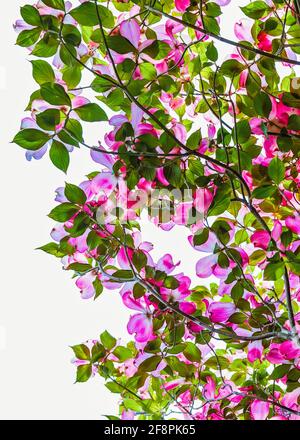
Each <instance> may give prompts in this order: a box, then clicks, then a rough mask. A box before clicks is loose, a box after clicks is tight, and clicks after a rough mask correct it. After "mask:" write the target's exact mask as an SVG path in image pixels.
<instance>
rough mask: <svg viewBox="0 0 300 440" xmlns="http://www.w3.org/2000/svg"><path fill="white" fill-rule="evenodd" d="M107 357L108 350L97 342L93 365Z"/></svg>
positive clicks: (94, 346)
mask: <svg viewBox="0 0 300 440" xmlns="http://www.w3.org/2000/svg"><path fill="white" fill-rule="evenodd" d="M105 355H106V350H105V348H104V347H103V345H102V344H100V343H99V342H97V343H96V344H95V345H93V348H92V363H95V362H98V361H99V360H100V359H102V358H103V357H104V356H105Z"/></svg>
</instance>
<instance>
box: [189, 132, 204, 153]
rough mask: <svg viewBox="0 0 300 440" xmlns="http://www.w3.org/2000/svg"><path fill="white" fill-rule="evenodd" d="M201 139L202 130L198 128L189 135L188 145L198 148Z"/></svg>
mask: <svg viewBox="0 0 300 440" xmlns="http://www.w3.org/2000/svg"><path fill="white" fill-rule="evenodd" d="M201 139H202V135H201V130H197V131H195V132H194V133H192V134H191V135H190V136H189V137H188V139H187V142H186V146H187V147H188V148H190V149H191V150H197V149H198V148H199V145H200V142H201Z"/></svg>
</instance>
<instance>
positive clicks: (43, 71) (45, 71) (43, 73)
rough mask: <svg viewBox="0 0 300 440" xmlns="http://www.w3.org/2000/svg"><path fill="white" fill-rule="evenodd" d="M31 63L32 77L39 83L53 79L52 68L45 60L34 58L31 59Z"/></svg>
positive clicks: (49, 81) (52, 80)
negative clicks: (33, 59)
mask: <svg viewBox="0 0 300 440" xmlns="http://www.w3.org/2000/svg"><path fill="white" fill-rule="evenodd" d="M31 64H32V69H33V71H32V75H33V78H34V79H35V81H36V82H37V83H38V84H39V85H42V84H45V83H51V82H54V81H55V75H54V72H53V69H52V67H51V66H50V64H49V63H47V61H44V60H35V61H31Z"/></svg>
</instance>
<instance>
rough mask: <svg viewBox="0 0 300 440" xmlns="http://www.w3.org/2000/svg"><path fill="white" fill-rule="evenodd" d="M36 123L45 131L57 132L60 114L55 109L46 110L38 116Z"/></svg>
mask: <svg viewBox="0 0 300 440" xmlns="http://www.w3.org/2000/svg"><path fill="white" fill-rule="evenodd" d="M36 122H37V124H38V126H39V127H41V128H42V129H43V130H47V131H55V128H56V126H57V125H58V124H59V122H60V112H59V110H57V109H55V108H50V109H48V110H45V111H44V112H42V113H39V114H38V115H37V116H36Z"/></svg>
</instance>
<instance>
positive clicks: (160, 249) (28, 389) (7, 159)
mask: <svg viewBox="0 0 300 440" xmlns="http://www.w3.org/2000/svg"><path fill="white" fill-rule="evenodd" d="M27 3H33V2H32V1H30V0H27ZM246 3H247V1H245V0H238V1H236V0H232V5H231V6H227V7H226V8H224V13H225V14H224V16H223V18H222V22H223V25H222V29H223V35H224V36H227V37H232V36H233V32H232V28H233V23H234V21H235V20H237V19H238V18H239V17H240V16H241V13H240V12H239V10H238V6H243V5H244V4H246ZM24 4H26V0H10V1H9V2H8V1H7V2H5V8H3V10H2V13H1V19H0V21H1V22H0V33H1V42H2V43H1V44H2V47H1V61H0V108H1V130H0V140H1V149H2V159H1V162H0V179H1V202H2V205H1V216H0V222H1V229H0V230H1V242H2V243H1V244H2V252H1V257H0V258H1V264H0V268H1V269H0V270H1V274H2V276H1V281H0V283H1V289H0V290H1V295H0V419H2V420H6V419H12V420H16V419H33V420H38V419H54V420H59V419H69V420H72V419H99V418H100V417H101V414H116V410H117V398H116V397H115V396H114V395H112V394H111V393H110V392H109V391H108V390H107V389H106V388H105V387H104V385H103V383H102V381H101V380H100V379H96V380H94V381H93V380H91V381H89V382H88V383H86V384H77V385H74V384H73V383H74V379H75V368H74V366H73V365H72V364H71V362H70V361H71V358H72V353H71V350H70V349H69V348H68V346H70V345H74V344H77V343H81V342H83V341H84V340H85V339H87V338H97V337H98V335H99V334H100V333H101V332H102V331H104V330H105V329H107V330H108V331H110V332H111V333H112V334H113V335H114V336H116V337H122V336H125V335H126V324H127V320H128V311H127V310H125V308H124V306H123V305H122V304H121V300H120V297H119V295H118V293H117V291H115V292H114V291H113V292H112V291H108V292H105V293H104V294H103V295H102V297H101V298H100V299H98V300H97V301H96V302H93V301H92V300H89V301H83V300H81V298H80V295H79V292H78V289H77V288H76V286H75V285H74V281H73V280H71V277H70V275H69V274H68V273H65V272H63V271H62V270H61V265H60V262H59V260H56V259H55V258H54V257H51V256H48V255H46V254H43V253H42V252H39V251H35V250H34V249H35V248H37V247H39V246H41V245H43V244H45V243H47V242H49V241H50V238H49V232H50V230H51V228H52V227H53V222H52V221H51V220H50V219H48V218H47V217H46V215H47V214H48V212H49V211H50V210H51V209H52V207H53V206H54V201H53V198H54V191H55V189H56V188H57V187H59V186H62V185H63V184H64V181H65V180H66V178H65V176H64V174H63V173H61V172H60V171H58V170H56V169H55V168H54V166H53V165H52V164H51V163H50V161H49V159H48V158H47V157H46V156H45V158H44V159H42V160H41V161H33V162H31V163H28V162H27V161H26V160H25V157H24V151H22V149H21V148H18V147H17V146H16V145H14V144H10V141H11V140H12V138H13V137H14V135H15V134H16V132H17V131H18V130H19V126H20V121H21V118H22V117H23V116H24V112H23V110H24V108H25V107H26V105H27V102H28V99H29V96H30V94H31V93H32V91H34V90H35V89H36V88H37V87H36V84H35V83H34V81H33V79H32V74H31V65H30V63H29V62H28V60H29V59H30V57H29V56H28V55H27V53H26V49H23V48H20V47H18V46H15V45H14V43H15V39H16V34H15V33H14V31H13V29H12V24H13V22H14V21H15V20H16V19H17V18H19V7H20V6H22V5H24ZM3 45H4V47H3ZM222 47H223V48H224V54H225V50H226V46H222ZM88 128H89V130H90V133H89V136H88V138H91V137H92V138H93V139H94V141H95V140H96V139H97V137H99V135H98V133H97V131H95V124H90V125H89V127H88ZM101 129H102V130H103V132H102V133H101V134H100V137H101V136H103V134H104V132H105V130H106V129H107V127H105V124H103V125H102V126H101ZM93 134H94V135H95V136H92V135H93ZM96 169H97V164H95V165H93V163H92V162H91V160H90V158H89V153H88V152H87V151H85V150H84V149H81V150H78V151H76V152H74V153H73V154H72V155H71V166H70V169H69V173H68V177H67V180H68V181H69V182H73V183H77V184H78V183H79V182H81V181H82V180H84V175H85V174H87V173H88V172H90V171H95V170H96ZM186 236H187V232H186V231H184V229H179V230H178V229H173V230H172V231H171V232H168V233H164V232H162V231H159V230H158V229H156V228H154V226H152V225H149V224H148V225H147V224H146V225H144V234H143V237H144V239H145V240H148V241H152V242H153V243H154V244H156V250H155V252H154V256H155V257H156V258H159V257H160V256H161V255H162V254H163V253H167V252H170V253H172V254H173V255H174V259H175V260H176V261H177V260H179V259H180V260H182V266H181V268H182V269H183V270H184V271H185V272H186V273H187V274H189V275H191V274H192V273H193V272H194V266H195V263H196V261H197V259H198V258H199V256H200V255H199V254H197V253H196V252H194V251H193V250H192V248H191V247H190V246H189V244H188V243H187V240H186V238H185V237H186ZM199 281H201V280H199Z"/></svg>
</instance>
